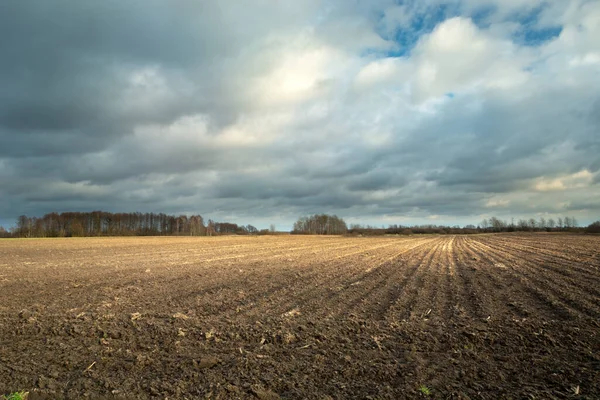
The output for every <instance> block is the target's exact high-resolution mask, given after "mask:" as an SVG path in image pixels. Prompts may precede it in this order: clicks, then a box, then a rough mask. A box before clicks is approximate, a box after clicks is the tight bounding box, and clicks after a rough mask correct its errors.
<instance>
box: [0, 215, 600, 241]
mask: <svg viewBox="0 0 600 400" xmlns="http://www.w3.org/2000/svg"><path fill="white" fill-rule="evenodd" d="M541 231H545V232H587V233H600V221H596V222H594V223H592V224H590V225H589V226H588V227H586V228H580V227H579V226H578V222H577V220H576V219H575V217H568V216H566V217H559V218H557V219H556V220H555V219H553V218H548V219H546V218H543V217H541V218H539V219H537V220H536V219H534V218H529V219H519V220H517V221H515V220H514V218H513V219H511V220H510V222H508V221H506V220H501V219H499V218H497V217H490V218H486V219H484V220H482V221H481V222H480V223H479V224H478V225H466V226H463V227H460V226H458V225H455V226H445V225H412V226H408V225H398V224H393V225H389V226H388V227H387V228H385V227H381V228H378V227H374V226H370V225H360V224H351V225H350V227H348V226H347V225H346V222H345V221H344V220H343V219H342V218H340V217H338V216H337V215H328V214H314V215H310V216H304V217H300V218H299V219H298V220H297V221H296V222H295V223H294V227H293V230H292V231H291V233H292V234H305V235H344V234H349V235H386V234H387V235H399V234H404V235H411V234H473V233H489V232H541ZM274 233H276V232H275V227H274V226H273V225H271V226H270V228H269V229H262V230H258V229H257V228H256V227H254V226H252V225H238V224H235V223H231V222H215V221H213V220H211V219H209V220H208V221H206V222H205V220H204V218H203V217H202V216H201V215H192V216H189V217H188V216H186V215H179V216H175V215H167V214H163V213H140V212H134V213H110V212H105V211H92V212H64V213H60V214H59V213H56V212H52V213H48V214H46V215H44V216H43V217H41V218H38V217H28V216H26V215H21V216H20V217H18V219H17V223H16V225H15V227H13V228H12V229H11V230H10V231H7V230H6V229H4V228H3V227H1V226H0V237H76V236H215V235H256V234H274Z"/></svg>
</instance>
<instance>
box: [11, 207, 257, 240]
mask: <svg viewBox="0 0 600 400" xmlns="http://www.w3.org/2000/svg"><path fill="white" fill-rule="evenodd" d="M9 233H10V234H11V236H15V237H77V236H213V235H232V234H239V235H247V234H258V233H268V230H263V231H262V232H261V231H259V230H258V229H257V228H255V227H254V226H252V225H245V226H244V225H237V224H233V223H230V222H215V221H213V220H210V219H209V220H208V221H207V222H205V221H204V218H202V216H201V215H192V216H190V217H188V216H186V215H180V216H174V215H167V214H162V213H160V214H155V213H140V212H134V213H110V212H105V211H92V212H64V213H61V214H59V213H55V212H54V213H49V214H46V215H44V216H43V217H41V218H37V217H28V216H26V215H21V216H20V217H19V218H18V219H17V224H16V226H15V227H14V228H13V230H12V232H9Z"/></svg>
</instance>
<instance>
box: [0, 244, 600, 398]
mask: <svg viewBox="0 0 600 400" xmlns="http://www.w3.org/2000/svg"><path fill="white" fill-rule="evenodd" d="M599 321H600V237H599V236H577V235H553V234H529V235H528V234H518V235H517V234H506V235H480V236H415V237H389V238H388V237H386V238H341V237H284V236H276V237H218V238H99V239H96V238H93V239H92V238H88V239H29V240H3V241H0V394H3V393H5V394H6V393H10V392H14V391H17V390H28V391H30V393H31V394H30V399H36V398H37V399H40V398H42V399H43V398H48V399H55V398H66V399H78V398H84V397H88V398H107V399H110V398H117V399H137V398H169V399H197V398H213V399H231V398H258V399H277V398H285V399H352V398H356V399H369V398H370V399H403V398H431V399H530V398H531V399H534V398H535V399H575V398H577V399H600V322H599ZM422 386H426V387H427V388H428V389H429V392H430V394H429V395H426V394H424V393H422V392H421V390H420V388H421V387H422ZM423 390H424V389H423Z"/></svg>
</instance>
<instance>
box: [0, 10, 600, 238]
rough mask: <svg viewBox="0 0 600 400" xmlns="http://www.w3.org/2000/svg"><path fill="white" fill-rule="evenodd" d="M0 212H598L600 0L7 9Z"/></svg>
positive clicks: (246, 216)
mask: <svg viewBox="0 0 600 400" xmlns="http://www.w3.org/2000/svg"><path fill="white" fill-rule="evenodd" d="M0 51H1V54H0V88H1V90H0V223H2V224H4V225H5V226H7V225H10V224H12V223H13V221H14V220H15V218H16V217H17V216H18V215H20V214H27V215H38V216H41V215H43V214H44V213H46V212H50V211H58V212H61V211H75V210H81V211H84V210H88V211H89V210H96V209H102V210H106V211H113V212H116V211H154V212H166V213H188V214H189V213H201V214H202V215H203V216H205V217H206V218H213V219H216V220H228V221H232V222H238V223H244V224H245V223H252V224H255V225H257V226H259V227H266V226H268V225H269V224H270V223H275V224H276V225H277V227H278V228H279V229H289V228H290V227H291V224H292V222H293V221H294V220H295V219H296V218H297V217H298V216H300V215H305V214H309V213H315V212H329V213H336V214H338V215H339V216H342V217H344V218H345V219H346V220H347V221H348V222H364V223H370V224H376V225H381V224H385V225H387V224H389V223H402V224H413V223H436V224H437V223H451V224H454V223H458V224H468V223H475V224H476V223H478V222H479V221H480V220H481V219H482V218H484V217H489V216H492V215H495V216H499V217H501V218H510V217H511V216H514V217H515V218H519V217H532V216H533V217H535V218H539V217H545V218H548V217H556V216H563V215H569V216H575V217H576V218H577V219H578V221H579V222H580V224H584V223H585V224H586V223H589V222H592V221H593V220H596V219H600V1H598V0H592V1H586V0H569V1H566V0H462V1H459V0H454V1H442V0H408V1H392V0H368V1H367V0H365V1H359V0H356V1H348V0H303V1H291V0H290V1H286V0H278V1H275V0H255V1H250V0H248V1H242V0H240V1H218V2H217V1H208V0H207V1H202V0H195V1H172V2H171V1H169V2H166V1H158V0H143V1H142V0H138V1H135V0H132V1H127V2H123V1H119V0H106V1H98V2H82V1H78V0H72V1H61V0H52V1H34V0H32V1H6V2H2V4H0Z"/></svg>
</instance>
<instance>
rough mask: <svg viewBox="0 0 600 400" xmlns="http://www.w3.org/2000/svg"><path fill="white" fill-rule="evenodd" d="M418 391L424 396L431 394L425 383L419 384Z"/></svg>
mask: <svg viewBox="0 0 600 400" xmlns="http://www.w3.org/2000/svg"><path fill="white" fill-rule="evenodd" d="M419 392H421V394H423V395H425V396H429V395H430V394H431V389H429V388H428V387H427V386H425V385H421V386H419Z"/></svg>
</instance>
